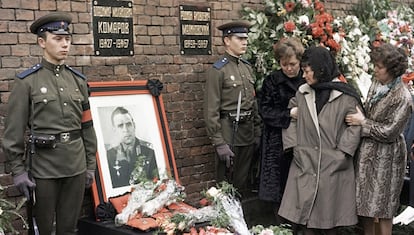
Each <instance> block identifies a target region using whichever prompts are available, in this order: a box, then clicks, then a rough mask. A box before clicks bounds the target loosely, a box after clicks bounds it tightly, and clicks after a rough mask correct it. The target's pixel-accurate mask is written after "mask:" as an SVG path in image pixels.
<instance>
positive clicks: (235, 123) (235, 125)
mask: <svg viewBox="0 0 414 235" xmlns="http://www.w3.org/2000/svg"><path fill="white" fill-rule="evenodd" d="M240 106H241V91H239V98H238V99H237V111H236V118H235V119H234V120H233V130H232V133H231V144H230V150H231V151H232V152H233V153H234V142H235V138H236V133H237V129H238V128H239V120H240ZM226 175H227V179H228V180H229V181H232V180H233V157H230V166H229V167H228V168H227V169H226Z"/></svg>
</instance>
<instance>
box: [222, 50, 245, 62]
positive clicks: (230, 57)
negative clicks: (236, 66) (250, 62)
mask: <svg viewBox="0 0 414 235" xmlns="http://www.w3.org/2000/svg"><path fill="white" fill-rule="evenodd" d="M225 56H226V57H227V58H228V59H229V60H230V61H232V62H234V63H240V60H241V57H235V56H232V55H230V54H229V53H228V52H226V53H225Z"/></svg>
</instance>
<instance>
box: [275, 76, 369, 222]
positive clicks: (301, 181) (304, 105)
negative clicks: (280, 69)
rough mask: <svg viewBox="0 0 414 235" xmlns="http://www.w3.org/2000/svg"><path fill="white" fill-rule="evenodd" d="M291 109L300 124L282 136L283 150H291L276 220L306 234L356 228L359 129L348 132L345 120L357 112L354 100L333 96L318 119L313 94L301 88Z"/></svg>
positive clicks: (306, 88)
mask: <svg viewBox="0 0 414 235" xmlns="http://www.w3.org/2000/svg"><path fill="white" fill-rule="evenodd" d="M290 106H291V107H294V106H297V107H298V120H297V121H292V122H291V124H290V126H289V128H288V129H287V130H286V131H285V132H284V133H283V144H284V149H288V148H292V147H293V151H294V158H293V161H292V164H291V166H290V171H289V177H288V181H287V185H286V189H285V192H284V195H283V199H282V203H281V206H280V209H279V214H280V215H281V216H282V217H284V218H286V219H288V220H290V221H292V222H294V223H297V224H302V225H306V226H307V227H308V228H319V229H329V228H333V227H336V226H348V225H354V224H356V223H357V215H356V205H355V176H354V165H353V158H352V156H353V155H354V153H355V151H356V149H357V148H358V145H359V142H360V131H361V127H360V126H347V125H346V123H345V116H346V115H347V114H348V113H353V112H356V106H359V104H358V101H357V99H355V98H353V97H351V96H349V95H346V94H343V93H342V92H340V91H336V90H332V91H331V95H330V98H329V101H328V102H327V103H326V104H325V106H324V107H323V108H322V110H321V112H320V113H319V115H318V114H317V113H316V106H315V92H314V90H313V89H312V88H311V87H310V86H309V85H308V84H304V85H302V86H300V87H299V90H298V92H297V93H296V96H295V97H294V98H292V100H291V102H290ZM360 109H361V107H360Z"/></svg>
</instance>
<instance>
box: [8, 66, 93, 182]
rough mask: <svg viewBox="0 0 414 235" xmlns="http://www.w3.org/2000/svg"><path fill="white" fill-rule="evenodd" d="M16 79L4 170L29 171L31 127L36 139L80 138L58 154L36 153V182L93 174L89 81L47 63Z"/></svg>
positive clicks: (56, 151) (61, 145)
mask: <svg viewBox="0 0 414 235" xmlns="http://www.w3.org/2000/svg"><path fill="white" fill-rule="evenodd" d="M17 77H18V78H16V79H15V82H14V87H13V90H12V92H11V94H10V97H9V111H8V117H7V121H6V125H5V133H4V139H3V148H4V151H5V153H6V158H7V162H6V170H7V171H8V172H10V171H11V172H12V173H13V175H16V174H20V173H22V172H23V171H25V170H27V169H26V167H27V164H26V163H27V161H25V159H26V155H25V143H26V135H25V133H26V132H27V130H28V126H32V130H33V132H34V133H42V134H59V133H64V132H69V131H74V130H80V133H81V138H76V139H74V140H71V141H69V142H65V143H57V144H56V147H55V148H36V153H35V155H34V156H33V158H32V159H33V160H32V174H33V176H34V177H35V178H43V179H48V178H61V177H70V176H75V175H78V174H81V173H83V172H85V171H86V169H89V170H94V169H95V167H96V158H95V157H96V149H97V146H96V135H95V131H94V129H93V125H92V120H91V118H90V110H89V100H88V86H87V83H86V80H85V77H84V76H83V75H82V74H80V73H79V72H77V71H75V70H73V69H72V68H70V67H68V66H66V65H54V64H51V63H49V62H47V61H46V60H45V59H43V61H42V63H41V64H37V65H35V66H34V67H32V68H30V69H29V70H26V71H24V72H23V73H21V74H19V75H18V76H17ZM32 104H33V106H32ZM88 114H89V115H88ZM82 118H83V121H82Z"/></svg>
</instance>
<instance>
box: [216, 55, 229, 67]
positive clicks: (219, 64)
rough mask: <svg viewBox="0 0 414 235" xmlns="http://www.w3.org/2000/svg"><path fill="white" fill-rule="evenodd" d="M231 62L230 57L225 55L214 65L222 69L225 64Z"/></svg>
mask: <svg viewBox="0 0 414 235" xmlns="http://www.w3.org/2000/svg"><path fill="white" fill-rule="evenodd" d="M228 62H229V59H227V57H223V58H221V59H219V60H217V61H216V62H215V63H214V64H213V67H214V68H216V69H221V68H223V66H224V65H226V64H227V63H228Z"/></svg>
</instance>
